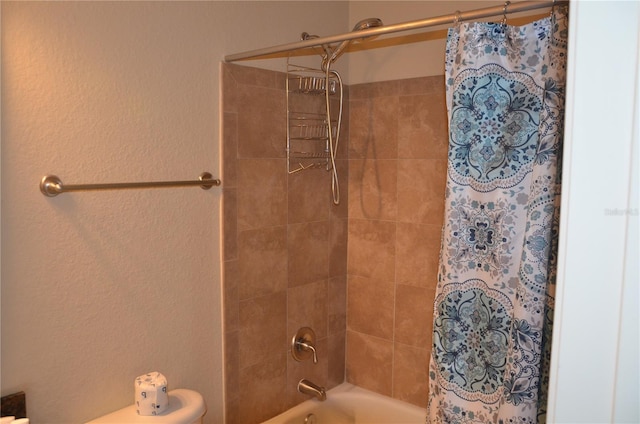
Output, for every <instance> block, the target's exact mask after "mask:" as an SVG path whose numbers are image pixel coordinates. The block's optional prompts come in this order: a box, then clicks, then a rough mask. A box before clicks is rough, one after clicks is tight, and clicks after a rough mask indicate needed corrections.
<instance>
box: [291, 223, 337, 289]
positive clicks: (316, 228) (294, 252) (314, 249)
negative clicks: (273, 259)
mask: <svg viewBox="0 0 640 424" xmlns="http://www.w3.org/2000/svg"><path fill="white" fill-rule="evenodd" d="M329 229H330V224H329V221H318V222H307V223H302V224H290V225H289V226H288V230H287V233H288V234H287V237H288V252H289V259H288V282H289V287H295V286H299V285H302V284H307V283H310V282H313V281H318V280H321V279H326V278H327V277H328V276H329Z"/></svg>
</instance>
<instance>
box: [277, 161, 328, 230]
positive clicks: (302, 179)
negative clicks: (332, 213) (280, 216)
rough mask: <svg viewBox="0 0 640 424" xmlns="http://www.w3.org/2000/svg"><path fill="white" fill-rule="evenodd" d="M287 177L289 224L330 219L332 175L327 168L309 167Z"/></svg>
mask: <svg viewBox="0 0 640 424" xmlns="http://www.w3.org/2000/svg"><path fill="white" fill-rule="evenodd" d="M287 178H288V212H289V217H288V222H289V224H296V223H300V222H309V221H324V220H327V219H329V209H330V206H329V200H328V199H329V193H330V191H331V180H330V178H331V175H330V174H329V173H328V172H327V171H326V170H324V169H319V168H318V169H308V170H305V171H303V172H296V173H295V174H289V176H288V177H287Z"/></svg>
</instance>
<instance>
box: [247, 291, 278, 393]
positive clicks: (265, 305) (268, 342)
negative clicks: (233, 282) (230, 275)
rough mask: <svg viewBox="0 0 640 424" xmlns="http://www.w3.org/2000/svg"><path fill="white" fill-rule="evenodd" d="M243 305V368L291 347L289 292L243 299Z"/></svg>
mask: <svg viewBox="0 0 640 424" xmlns="http://www.w3.org/2000/svg"><path fill="white" fill-rule="evenodd" d="M239 308H240V311H239V314H240V329H239V343H238V357H239V361H240V367H241V368H242V369H244V368H246V367H248V366H250V365H254V364H257V363H259V362H261V361H263V360H264V358H270V357H274V356H276V355H278V354H280V353H284V352H286V351H287V348H288V345H287V324H286V322H287V294H286V292H284V291H282V292H278V293H274V294H270V295H267V296H261V297H256V298H253V299H250V300H243V301H241V302H240V306H239ZM244 389H246V387H243V390H244Z"/></svg>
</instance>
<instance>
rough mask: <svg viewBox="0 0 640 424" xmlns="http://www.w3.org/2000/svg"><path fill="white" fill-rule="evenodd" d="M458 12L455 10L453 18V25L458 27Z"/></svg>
mask: <svg viewBox="0 0 640 424" xmlns="http://www.w3.org/2000/svg"><path fill="white" fill-rule="evenodd" d="M460 21H461V19H460V11H459V10H456V13H455V17H454V18H453V24H454V25H458V24H459V23H460Z"/></svg>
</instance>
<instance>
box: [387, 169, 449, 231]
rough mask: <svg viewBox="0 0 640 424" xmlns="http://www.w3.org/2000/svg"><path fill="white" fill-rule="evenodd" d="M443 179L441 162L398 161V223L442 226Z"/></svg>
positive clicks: (445, 171)
mask: <svg viewBox="0 0 640 424" xmlns="http://www.w3.org/2000/svg"><path fill="white" fill-rule="evenodd" d="M446 176H447V162H446V161H444V160H438V159H400V160H398V220H399V221H403V222H415V223H421V224H437V225H441V224H442V221H443V219H444V190H445V185H446Z"/></svg>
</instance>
